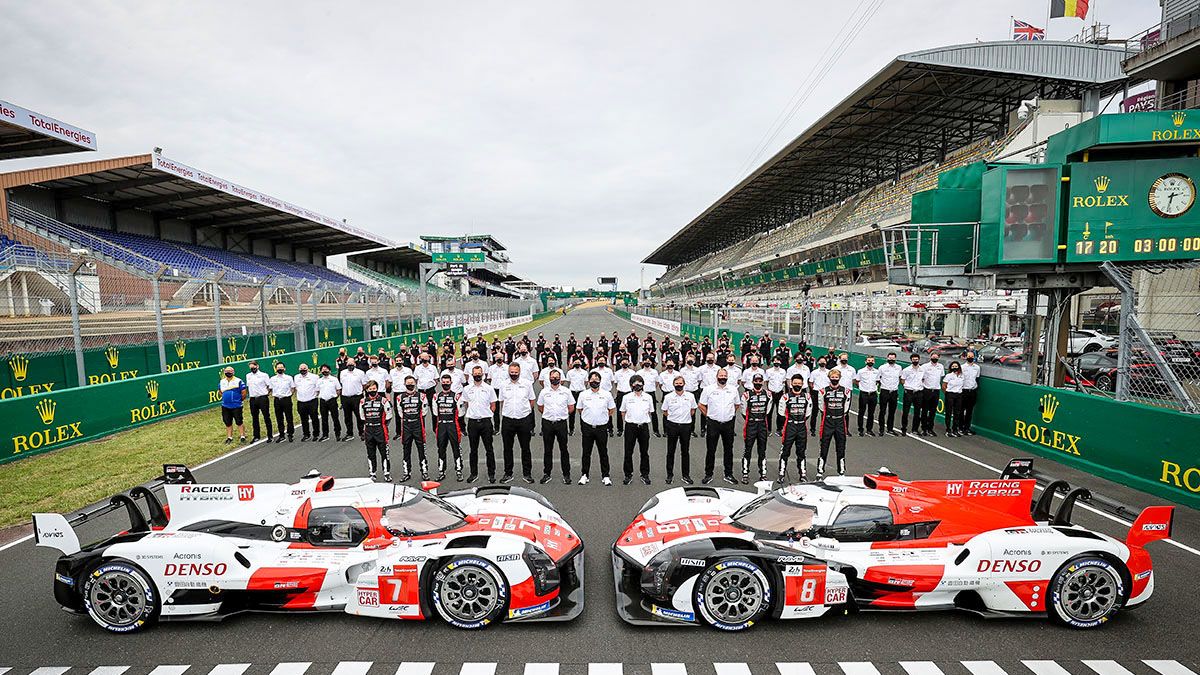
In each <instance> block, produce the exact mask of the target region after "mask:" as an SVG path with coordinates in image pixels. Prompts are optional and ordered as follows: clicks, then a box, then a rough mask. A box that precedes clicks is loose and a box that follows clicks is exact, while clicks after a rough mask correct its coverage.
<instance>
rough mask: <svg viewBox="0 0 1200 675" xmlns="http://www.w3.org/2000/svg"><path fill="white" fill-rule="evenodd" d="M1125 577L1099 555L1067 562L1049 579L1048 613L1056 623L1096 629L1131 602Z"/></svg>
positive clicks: (1079, 557) (1080, 557)
mask: <svg viewBox="0 0 1200 675" xmlns="http://www.w3.org/2000/svg"><path fill="white" fill-rule="evenodd" d="M1126 593H1127V590H1126V583H1125V574H1124V572H1123V571H1122V570H1121V569H1119V568H1118V567H1117V566H1116V565H1114V564H1113V563H1111V562H1109V561H1108V560H1106V559H1104V558H1102V557H1100V556H1098V555H1088V554H1085V555H1081V556H1076V557H1075V558H1072V559H1071V560H1068V561H1067V562H1066V564H1064V565H1063V566H1062V567H1060V568H1059V569H1058V571H1057V572H1055V573H1054V576H1053V577H1052V578H1051V579H1050V606H1049V608H1048V610H1047V613H1048V614H1049V616H1050V619H1051V620H1052V621H1054V622H1055V623H1060V624H1063V625H1066V626H1071V627H1072V628H1095V627H1096V626H1099V625H1101V624H1104V623H1106V622H1107V621H1108V620H1109V619H1111V618H1113V616H1115V615H1116V613H1117V612H1118V611H1120V609H1121V607H1123V606H1124V605H1125V601H1126V600H1127V599H1128V596H1127V595H1126Z"/></svg>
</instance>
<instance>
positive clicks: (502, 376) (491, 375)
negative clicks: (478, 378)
mask: <svg viewBox="0 0 1200 675" xmlns="http://www.w3.org/2000/svg"><path fill="white" fill-rule="evenodd" d="M485 372H486V373H487V378H488V381H489V382H491V383H492V387H494V388H496V389H499V388H500V385H502V384H504V383H505V382H508V364H506V363H493V364H492V365H490V366H488V368H487V370H486V371H485Z"/></svg>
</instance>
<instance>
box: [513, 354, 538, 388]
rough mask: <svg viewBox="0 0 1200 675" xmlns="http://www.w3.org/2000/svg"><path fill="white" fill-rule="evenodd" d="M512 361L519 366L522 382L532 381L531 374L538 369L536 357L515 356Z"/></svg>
mask: <svg viewBox="0 0 1200 675" xmlns="http://www.w3.org/2000/svg"><path fill="white" fill-rule="evenodd" d="M513 363H515V364H517V365H518V366H521V381H522V382H533V374H534V373H536V372H537V369H538V367H537V359H535V358H533V357H532V356H526V357H524V358H522V357H520V356H518V357H517V358H515V359H513Z"/></svg>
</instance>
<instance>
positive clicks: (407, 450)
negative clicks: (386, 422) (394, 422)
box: [396, 415, 429, 479]
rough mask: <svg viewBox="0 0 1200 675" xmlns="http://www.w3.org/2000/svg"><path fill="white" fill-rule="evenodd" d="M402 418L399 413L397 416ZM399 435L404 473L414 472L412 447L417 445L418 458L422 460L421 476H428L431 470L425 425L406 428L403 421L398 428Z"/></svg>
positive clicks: (410, 425)
mask: <svg viewBox="0 0 1200 675" xmlns="http://www.w3.org/2000/svg"><path fill="white" fill-rule="evenodd" d="M396 418H397V419H400V417H399V415H397V416H396ZM396 433H397V437H398V438H399V439H400V446H401V452H402V453H403V460H404V473H405V474H408V473H411V472H412V449H413V446H414V445H415V446H417V459H418V461H420V462H421V464H420V467H421V478H422V479H424V478H426V474H427V472H428V470H429V467H428V465H427V464H426V460H425V426H424V425H421V426H420V427H415V426H413V425H412V424H409V425H408V428H407V429H406V428H405V427H404V425H403V423H401V426H400V427H399V428H398V429H397V430H396Z"/></svg>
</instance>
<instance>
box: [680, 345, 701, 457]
mask: <svg viewBox="0 0 1200 675" xmlns="http://www.w3.org/2000/svg"><path fill="white" fill-rule="evenodd" d="M699 351H700V348H699V347H696V348H695V349H694V350H693V351H692V352H690V353H689V354H688V355H687V364H686V365H684V367H682V368H680V369H679V374H680V375H682V376H683V390H684V391H686V392H688V393H690V394H691V395H692V398H696V397H697V396H699V395H700V369H699V368H697V367H696V354H698V353H699ZM697 417H698V415H692V424H691V428H690V429H689V431H690V433H691V435H692V438H696V418H697Z"/></svg>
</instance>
